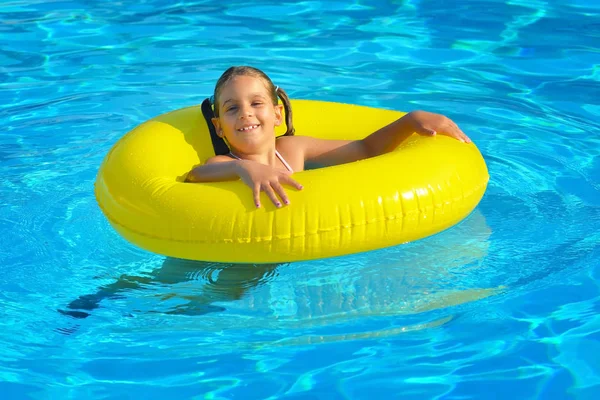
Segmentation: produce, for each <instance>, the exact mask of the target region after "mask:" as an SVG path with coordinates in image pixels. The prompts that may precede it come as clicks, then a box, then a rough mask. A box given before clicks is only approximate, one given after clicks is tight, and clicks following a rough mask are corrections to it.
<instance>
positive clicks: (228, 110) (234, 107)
mask: <svg viewBox="0 0 600 400" xmlns="http://www.w3.org/2000/svg"><path fill="white" fill-rule="evenodd" d="M235 110H237V106H230V107H227V109H226V110H225V112H231V111H235Z"/></svg>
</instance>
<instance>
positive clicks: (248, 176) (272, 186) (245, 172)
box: [185, 156, 302, 208]
mask: <svg viewBox="0 0 600 400" xmlns="http://www.w3.org/2000/svg"><path fill="white" fill-rule="evenodd" d="M236 179H241V180H242V181H243V182H244V183H245V184H246V185H248V186H249V187H250V188H251V189H252V193H253V197H254V204H255V205H256V207H257V208H258V207H260V192H265V193H266V194H267V196H269V198H270V199H271V201H272V202H273V204H275V206H277V207H281V201H283V203H284V204H286V205H287V204H290V201H289V199H288V197H287V195H286V193H285V190H284V189H283V186H281V184H282V183H285V184H288V185H290V186H293V187H295V188H296V189H298V190H301V189H302V185H300V184H299V183H298V182H296V181H295V180H294V179H293V178H292V177H291V176H290V173H289V172H287V171H281V170H276V169H274V168H272V167H270V166H268V165H264V164H261V163H258V162H256V161H251V160H232V159H231V158H229V157H225V156H215V157H212V158H210V159H208V160H207V161H206V163H205V164H204V165H199V166H197V167H194V168H193V169H192V170H191V171H190V172H188V175H187V177H186V179H185V181H186V182H220V181H232V180H236ZM277 196H279V198H281V201H280V200H279V198H278V197H277Z"/></svg>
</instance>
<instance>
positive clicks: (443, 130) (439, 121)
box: [406, 111, 471, 143]
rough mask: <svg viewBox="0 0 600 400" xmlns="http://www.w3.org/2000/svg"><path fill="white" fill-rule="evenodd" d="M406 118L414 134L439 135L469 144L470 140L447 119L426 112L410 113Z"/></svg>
mask: <svg viewBox="0 0 600 400" xmlns="http://www.w3.org/2000/svg"><path fill="white" fill-rule="evenodd" d="M406 117H407V118H408V121H409V123H410V124H411V127H412V129H413V130H414V132H417V133H418V134H419V135H427V136H435V135H436V134H438V133H439V134H441V135H446V136H450V137H453V138H455V139H457V140H460V141H461V142H464V143H471V139H469V137H468V136H467V135H465V133H464V132H463V131H461V130H460V128H459V127H458V126H457V125H456V124H455V123H454V121H452V120H451V119H450V118H448V117H445V116H443V115H440V114H433V113H430V112H427V111H411V112H410V113H408V114H406Z"/></svg>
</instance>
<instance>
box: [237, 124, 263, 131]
mask: <svg viewBox="0 0 600 400" xmlns="http://www.w3.org/2000/svg"><path fill="white" fill-rule="evenodd" d="M259 126H260V125H249V126H244V127H243V128H240V129H238V131H239V132H247V131H252V130H254V129H256V128H258V127H259Z"/></svg>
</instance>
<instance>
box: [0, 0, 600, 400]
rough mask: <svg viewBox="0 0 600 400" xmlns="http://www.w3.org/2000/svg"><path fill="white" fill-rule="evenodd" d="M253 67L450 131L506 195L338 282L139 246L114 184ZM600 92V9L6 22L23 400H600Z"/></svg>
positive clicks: (568, 0) (198, 14)
mask: <svg viewBox="0 0 600 400" xmlns="http://www.w3.org/2000/svg"><path fill="white" fill-rule="evenodd" d="M239 64H250V65H254V66H256V67H259V68H262V69H264V70H265V71H266V72H267V73H268V74H269V75H270V76H271V77H272V78H273V80H274V81H275V82H276V84H278V85H280V86H282V87H283V88H285V89H286V90H287V91H288V92H289V93H290V95H291V96H292V97H294V98H304V99H318V100H329V101H340V102H345V103H356V104H363V105H369V106H378V107H384V108H391V109H397V110H414V109H426V110H429V111H434V112H438V113H443V114H446V115H448V116H450V117H451V118H452V119H453V120H455V121H456V122H457V123H458V124H459V126H461V128H462V129H463V130H464V131H465V132H466V133H467V134H468V135H469V136H470V137H471V138H472V139H473V140H474V141H475V143H476V144H477V145H478V147H479V148H480V150H481V152H482V154H483V155H484V157H485V159H486V161H487V163H488V167H489V171H490V177H491V179H490V183H489V187H488V190H487V193H486V195H485V196H484V198H483V200H482V202H481V203H480V205H479V207H478V208H477V209H476V210H475V212H474V213H473V214H472V215H470V216H469V217H468V218H467V219H466V220H465V221H463V222H462V223H461V224H459V225H457V226H455V227H453V228H451V229H449V230H447V231H445V232H442V233H440V234H438V235H435V236H433V237H430V238H427V239H424V240H420V241H417V242H414V243H410V244H406V245H402V246H397V247H393V248H389V249H384V250H379V251H373V252H369V253H364V254H358V255H351V256H345V257H340V258H335V259H328V260H319V261H311V262H299V263H291V264H285V265H279V266H273V265H254V266H247V265H246V266H239V265H222V264H211V263H192V262H181V261H177V260H165V258H164V257H161V256H158V255H154V254H150V253H147V252H145V251H142V250H139V249H137V248H135V247H133V246H132V245H130V244H129V243H127V242H125V241H124V240H123V239H121V238H120V237H119V236H118V235H117V234H116V233H115V232H114V231H113V230H112V229H111V227H110V226H109V225H108V223H107V221H106V220H105V218H104V217H103V215H102V214H101V212H100V210H99V209H98V207H97V205H96V202H95V199H94V196H93V182H94V179H95V176H96V172H97V170H98V166H99V164H100V162H101V161H102V159H103V157H104V156H105V155H106V153H107V152H108V150H109V149H110V147H111V146H112V145H113V144H114V143H115V142H116V141H117V140H118V138H119V137H120V136H122V135H123V134H124V133H125V132H126V131H128V130H129V129H131V128H132V127H134V126H135V125H137V124H139V123H141V122H142V121H144V120H146V119H148V118H150V117H153V116H156V115H158V114H161V113H163V112H166V111H169V110H174V109H178V108H181V107H185V106H190V105H193V104H198V103H200V102H201V101H202V99H203V98H204V97H205V96H206V95H208V94H210V92H211V91H212V88H213V85H214V82H215V80H216V79H217V78H218V76H219V75H220V74H221V73H222V71H224V70H225V69H226V68H227V67H228V66H230V65H239ZM599 81H600V2H599V1H598V0H585V1H584V0H576V1H575V0H555V1H542V0H512V1H511V0H504V1H500V0H485V1H484V0H473V1H458V0H449V1H445V2H439V1H432V0H422V1H419V0H407V1H403V2H399V1H387V2H386V1H366V0H354V1H353V2H347V1H343V2H342V1H326V2H319V1H302V2H287V3H280V2H278V1H275V0H272V1H255V2H247V1H237V0H234V1H229V2H217V1H195V2H186V1H180V2H169V1H166V0H140V1H122V2H105V1H100V0H88V1H81V0H80V1H66V0H65V1H59V0H9V1H8V2H3V3H2V5H1V6H0V132H1V133H0V229H1V231H0V324H2V325H1V329H0V393H1V398H3V399H6V398H8V399H26V398H31V399H59V398H73V399H80V398H85V399H107V398H115V399H125V398H146V399H159V398H160V399H163V398H196V399H203V398H206V399H276V398H281V399H317V398H320V399H361V398H369V399H374V398H382V399H389V398H402V399H413V398H414V399H424V398H436V399H488V398H489V399H504V398H509V397H510V398H513V397H514V398H518V399H534V398H544V399H596V398H599V396H600V342H599V340H600V316H599V311H600V287H599V285H598V279H599V278H600V249H599V243H600V157H599V155H600V135H599V134H600V122H598V121H599V117H600V105H599V102H598V99H599V95H600V83H599ZM318 117H319V118H326V116H318ZM390 173H410V169H399V170H398V171H391V172H390ZM356 184H357V185H360V182H357V183H356ZM76 311H77V312H76Z"/></svg>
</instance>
